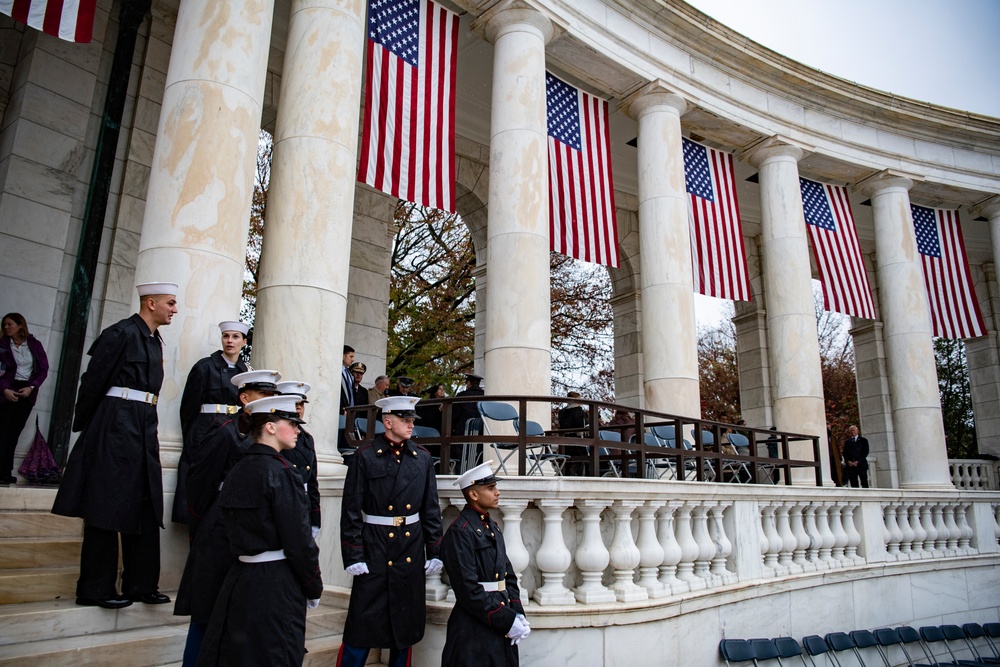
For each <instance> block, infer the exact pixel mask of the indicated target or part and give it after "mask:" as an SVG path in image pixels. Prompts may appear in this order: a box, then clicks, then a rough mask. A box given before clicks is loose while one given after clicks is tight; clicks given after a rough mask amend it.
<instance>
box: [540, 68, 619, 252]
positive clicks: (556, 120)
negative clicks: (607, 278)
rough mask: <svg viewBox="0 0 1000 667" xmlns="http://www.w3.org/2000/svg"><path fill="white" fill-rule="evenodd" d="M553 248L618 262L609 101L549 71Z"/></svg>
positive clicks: (546, 74) (550, 187)
mask: <svg viewBox="0 0 1000 667" xmlns="http://www.w3.org/2000/svg"><path fill="white" fill-rule="evenodd" d="M545 106H546V110H547V116H548V134H549V138H548V145H549V239H550V244H551V248H552V250H554V251H555V252H559V253H562V254H564V255H569V256H570V257H574V258H576V259H582V260H584V261H587V262H595V263H597V264H604V265H606V266H618V223H617V220H616V217H615V190H614V182H613V181H612V179H611V134H610V132H609V130H608V103H607V102H606V101H604V100H602V99H601V98H599V97H594V96H593V95H588V94H587V93H585V92H583V91H582V90H577V89H576V88H574V87H573V86H571V85H569V84H568V83H566V82H565V81H562V80H561V79H558V78H556V77H554V76H552V75H551V74H549V73H548V72H546V73H545Z"/></svg>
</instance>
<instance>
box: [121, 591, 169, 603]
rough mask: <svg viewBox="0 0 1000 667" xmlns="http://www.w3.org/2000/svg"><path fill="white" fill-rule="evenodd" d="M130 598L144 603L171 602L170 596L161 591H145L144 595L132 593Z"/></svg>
mask: <svg viewBox="0 0 1000 667" xmlns="http://www.w3.org/2000/svg"><path fill="white" fill-rule="evenodd" d="M128 599H129V600H131V601H132V602H142V603H143V604H167V603H168V602H170V597H168V596H166V595H164V594H163V593H160V592H159V591H153V592H152V593H143V594H142V595H130V596H128Z"/></svg>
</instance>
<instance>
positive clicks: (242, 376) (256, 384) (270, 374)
mask: <svg viewBox="0 0 1000 667" xmlns="http://www.w3.org/2000/svg"><path fill="white" fill-rule="evenodd" d="M280 379H281V373H279V372H278V371H247V372H246V373H237V374H236V375H234V376H233V377H232V378H231V379H230V380H229V381H230V382H232V383H233V385H234V386H235V387H237V388H238V389H259V390H262V391H278V380H280Z"/></svg>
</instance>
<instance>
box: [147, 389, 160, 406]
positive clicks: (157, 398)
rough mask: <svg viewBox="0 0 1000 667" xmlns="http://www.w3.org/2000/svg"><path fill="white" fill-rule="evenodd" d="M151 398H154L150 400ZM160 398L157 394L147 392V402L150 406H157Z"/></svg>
mask: <svg viewBox="0 0 1000 667" xmlns="http://www.w3.org/2000/svg"><path fill="white" fill-rule="evenodd" d="M150 396H152V398H150ZM159 398H160V397H159V396H157V395H156V394H150V393H149V392H148V391H147V392H146V402H147V403H149V404H150V405H156V401H157V400H159Z"/></svg>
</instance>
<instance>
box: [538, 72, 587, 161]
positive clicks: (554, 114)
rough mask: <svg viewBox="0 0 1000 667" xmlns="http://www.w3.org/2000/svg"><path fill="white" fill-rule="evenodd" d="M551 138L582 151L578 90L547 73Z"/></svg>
mask: <svg viewBox="0 0 1000 667" xmlns="http://www.w3.org/2000/svg"><path fill="white" fill-rule="evenodd" d="M545 108H546V112H547V116H548V120H547V125H548V128H549V136H550V137H552V138H553V139H556V140H557V141H561V142H562V143H564V144H566V145H567V146H569V147H571V148H575V149H576V150H580V147H581V146H580V97H579V94H578V93H577V90H576V88H574V87H573V86H571V85H569V84H568V83H566V82H564V81H560V80H559V79H557V78H556V77H554V76H552V75H551V74H549V73H548V72H546V73H545Z"/></svg>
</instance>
